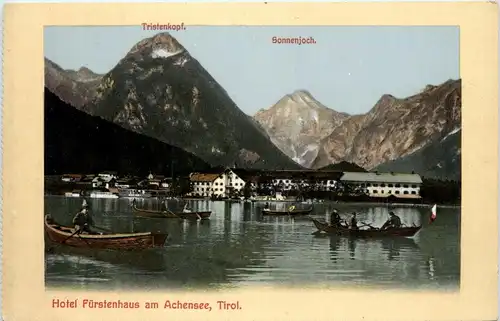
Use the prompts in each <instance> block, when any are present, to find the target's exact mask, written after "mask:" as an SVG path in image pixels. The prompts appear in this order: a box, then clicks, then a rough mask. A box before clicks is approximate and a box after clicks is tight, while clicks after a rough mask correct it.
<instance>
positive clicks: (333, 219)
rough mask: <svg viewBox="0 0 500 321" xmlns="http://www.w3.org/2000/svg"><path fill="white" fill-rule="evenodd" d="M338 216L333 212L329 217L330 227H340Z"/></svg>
mask: <svg viewBox="0 0 500 321" xmlns="http://www.w3.org/2000/svg"><path fill="white" fill-rule="evenodd" d="M340 220H341V218H340V215H339V212H338V211H337V210H333V212H332V214H331V215H330V225H331V226H334V227H340Z"/></svg>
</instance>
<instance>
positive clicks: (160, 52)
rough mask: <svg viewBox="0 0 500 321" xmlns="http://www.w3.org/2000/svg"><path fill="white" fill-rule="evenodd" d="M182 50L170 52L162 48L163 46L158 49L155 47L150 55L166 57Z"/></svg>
mask: <svg viewBox="0 0 500 321" xmlns="http://www.w3.org/2000/svg"><path fill="white" fill-rule="evenodd" d="M181 52H182V50H177V51H174V52H170V51H168V50H166V49H163V48H159V49H155V50H153V52H152V53H151V57H152V58H155V59H156V58H168V57H172V56H175V55H178V54H180V53H181Z"/></svg>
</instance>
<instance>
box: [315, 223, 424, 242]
mask: <svg viewBox="0 0 500 321" xmlns="http://www.w3.org/2000/svg"><path fill="white" fill-rule="evenodd" d="M312 221H313V223H314V226H316V228H317V229H318V232H325V233H326V234H331V235H342V236H349V237H359V238H363V237H366V238H376V237H391V236H401V237H412V236H414V235H415V234H417V232H418V231H420V229H421V228H422V226H406V227H400V228H390V229H384V230H381V229H379V228H374V227H370V228H369V229H358V230H351V229H349V228H346V227H341V228H336V227H333V226H331V225H330V224H328V223H321V222H320V221H318V220H315V219H312Z"/></svg>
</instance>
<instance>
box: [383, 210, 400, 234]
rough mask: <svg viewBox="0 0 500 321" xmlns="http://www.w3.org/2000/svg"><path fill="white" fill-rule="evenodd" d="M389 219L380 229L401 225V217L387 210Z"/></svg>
mask: <svg viewBox="0 0 500 321" xmlns="http://www.w3.org/2000/svg"><path fill="white" fill-rule="evenodd" d="M389 215H390V217H389V219H388V220H387V221H386V222H385V223H384V225H382V227H381V228H380V229H382V230H384V229H388V228H400V227H401V219H400V218H399V216H397V215H396V214H394V212H389Z"/></svg>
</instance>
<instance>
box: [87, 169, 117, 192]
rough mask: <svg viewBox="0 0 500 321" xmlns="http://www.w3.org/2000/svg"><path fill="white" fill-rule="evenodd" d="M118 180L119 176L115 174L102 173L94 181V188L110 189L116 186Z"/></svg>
mask: <svg viewBox="0 0 500 321" xmlns="http://www.w3.org/2000/svg"><path fill="white" fill-rule="evenodd" d="M116 178H117V175H116V173H114V172H102V173H99V174H98V175H97V176H96V177H94V179H93V180H92V187H93V188H97V187H105V188H108V189H109V188H110V187H112V186H114V183H115V181H116Z"/></svg>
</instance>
